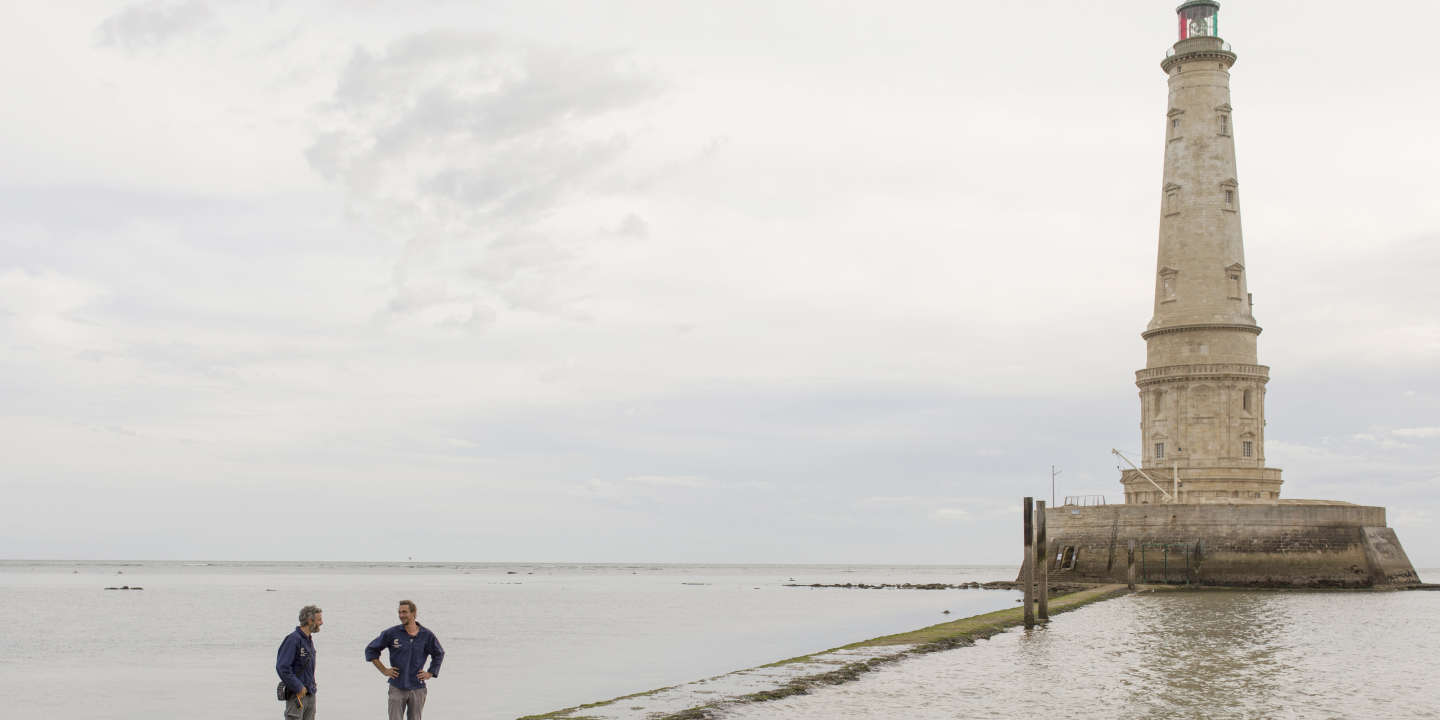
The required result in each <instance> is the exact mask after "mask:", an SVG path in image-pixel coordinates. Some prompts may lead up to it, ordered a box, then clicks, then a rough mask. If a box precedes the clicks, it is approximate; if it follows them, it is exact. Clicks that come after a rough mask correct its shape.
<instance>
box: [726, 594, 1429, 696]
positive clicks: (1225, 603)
mask: <svg viewBox="0 0 1440 720" xmlns="http://www.w3.org/2000/svg"><path fill="white" fill-rule="evenodd" d="M1421 576H1422V577H1435V576H1436V573H1435V572H1434V571H1422V572H1421ZM1437 668H1440V593H1437V592H1300V591H1277V592H1253V591H1245V592H1240V591H1204V592H1194V593H1188V592H1182V593H1152V594H1141V595H1131V596H1126V597H1123V598H1118V599H1115V600H1109V601H1105V602H1102V603H1098V604H1095V605H1090V606H1087V607H1084V608H1081V609H1079V610H1076V611H1073V612H1069V613H1065V614H1062V615H1057V616H1056V617H1054V618H1053V619H1052V620H1051V622H1050V625H1049V627H1047V628H1044V629H1036V630H1031V631H1025V630H1023V629H1015V630H1011V631H1009V632H1005V633H1002V634H1000V635H997V636H995V637H994V638H992V639H990V640H987V641H982V642H980V643H979V644H977V645H976V646H975V647H970V648H961V649H957V650H951V651H948V652H940V653H934V654H930V655H925V656H920V657H917V658H914V659H910V660H906V661H902V662H900V663H897V664H894V665H890V666H887V667H885V668H883V669H881V670H877V671H875V672H873V673H871V674H868V675H866V676H863V677H862V678H861V679H860V680H857V681H855V682H853V683H849V684H846V685H840V686H835V687H828V688H821V689H817V690H815V691H814V692H813V693H811V694H809V695H805V696H797V697H794V698H788V699H785V700H781V701H776V702H770V703H760V704H755V705H748V706H741V707H740V708H739V709H737V710H735V711H733V712H729V713H727V714H726V718H727V720H762V719H766V720H773V719H774V718H785V720H820V719H822V718H823V719H825V720H831V719H833V718H917V719H921V720H924V719H928V718H935V719H939V718H945V719H946V720H950V719H961V718H964V719H968V718H1015V717H1035V718H1046V719H1047V720H1055V719H1062V718H1126V719H1131V718H1156V719H1159V718H1166V719H1167V720H1168V719H1174V718H1197V719H1198V718H1204V719H1207V720H1210V719H1221V718H1247V719H1248V718H1256V719H1261V718H1264V719H1267V720H1268V719H1272V718H1305V719H1307V720H1308V719H1310V718H1320V719H1328V718H1357V719H1362V718H1363V719H1365V720H1370V719H1374V718H1436V717H1440V675H1437Z"/></svg>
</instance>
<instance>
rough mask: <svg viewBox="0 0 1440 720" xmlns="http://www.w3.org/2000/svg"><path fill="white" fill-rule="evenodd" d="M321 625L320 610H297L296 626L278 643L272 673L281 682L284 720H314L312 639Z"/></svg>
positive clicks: (323, 621) (306, 608) (312, 606)
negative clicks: (283, 690) (283, 698)
mask: <svg viewBox="0 0 1440 720" xmlns="http://www.w3.org/2000/svg"><path fill="white" fill-rule="evenodd" d="M324 624H325V619H324V617H322V616H321V613H320V608H318V607H316V606H314V605H306V606H305V607H303V608H300V624H299V625H298V626H296V628H295V632H292V633H290V634H289V635H286V636H285V639H284V640H282V641H281V642H280V651H279V652H278V653H276V655H275V674H277V675H279V676H280V680H281V681H282V682H284V683H285V718H286V720H315V640H314V639H313V638H311V637H310V636H311V635H314V634H315V633H317V632H320V626H321V625H324Z"/></svg>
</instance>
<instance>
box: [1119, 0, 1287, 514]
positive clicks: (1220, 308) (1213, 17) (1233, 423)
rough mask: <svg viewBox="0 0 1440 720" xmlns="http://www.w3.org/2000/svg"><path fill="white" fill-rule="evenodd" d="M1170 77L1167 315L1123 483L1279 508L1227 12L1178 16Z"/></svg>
mask: <svg viewBox="0 0 1440 720" xmlns="http://www.w3.org/2000/svg"><path fill="white" fill-rule="evenodd" d="M1176 13H1177V15H1178V16H1179V39H1178V41H1177V42H1176V43H1175V46H1174V48H1172V49H1171V50H1170V51H1169V52H1167V53H1166V57H1165V59H1164V61H1163V62H1161V63H1160V67H1161V69H1162V70H1164V71H1165V74H1166V75H1168V76H1169V85H1170V92H1169V102H1168V104H1167V106H1166V108H1165V117H1164V121H1165V172H1164V177H1163V179H1162V180H1161V187H1160V188H1159V189H1160V206H1161V209H1160V242H1159V253H1158V256H1157V258H1156V263H1155V310H1154V315H1153V317H1152V318H1151V320H1150V324H1149V325H1148V326H1147V327H1146V329H1145V332H1144V333H1143V334H1142V337H1144V338H1145V344H1146V356H1147V357H1146V363H1145V369H1143V370H1140V371H1138V372H1137V373H1136V380H1135V384H1136V385H1137V386H1138V387H1139V388H1140V435H1141V447H1142V448H1144V450H1143V451H1142V458H1143V460H1142V462H1141V465H1140V467H1139V468H1137V469H1132V470H1128V471H1126V472H1125V473H1124V474H1123V476H1122V477H1121V483H1122V484H1123V485H1124V486H1125V501H1126V503H1130V504H1154V503H1162V502H1182V503H1214V502H1224V503H1231V504H1234V503H1274V502H1276V501H1277V499H1278V498H1279V496H1280V471H1279V470H1278V469H1275V468H1267V467H1265V383H1266V382H1267V381H1268V380H1269V371H1270V369H1269V368H1268V367H1266V366H1264V365H1260V364H1258V360H1257V357H1256V349H1255V345H1256V338H1257V337H1258V336H1259V335H1260V326H1259V325H1257V324H1256V323H1255V316H1254V314H1253V313H1252V299H1251V295H1250V292H1249V289H1248V285H1249V278H1248V273H1247V272H1246V270H1245V248H1244V243H1243V242H1242V239H1241V232H1240V211H1241V193H1240V182H1239V180H1238V177H1239V174H1238V173H1237V172H1236V169H1235V123H1234V120H1233V118H1232V108H1231V106H1230V68H1231V66H1233V65H1234V64H1235V53H1233V52H1231V51H1230V46H1229V44H1227V43H1225V42H1224V41H1223V40H1221V39H1220V36H1219V13H1220V4H1219V3H1218V2H1216V1H1215V0H1189V1H1188V2H1185V3H1184V4H1182V5H1180V7H1179V8H1177V10H1176Z"/></svg>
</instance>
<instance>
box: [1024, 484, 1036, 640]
mask: <svg viewBox="0 0 1440 720" xmlns="http://www.w3.org/2000/svg"><path fill="white" fill-rule="evenodd" d="M1024 512H1025V561H1024V564H1023V565H1021V566H1020V584H1021V585H1023V586H1025V600H1024V602H1025V627H1026V628H1032V627H1035V498H1033V497H1027V498H1025V510H1024Z"/></svg>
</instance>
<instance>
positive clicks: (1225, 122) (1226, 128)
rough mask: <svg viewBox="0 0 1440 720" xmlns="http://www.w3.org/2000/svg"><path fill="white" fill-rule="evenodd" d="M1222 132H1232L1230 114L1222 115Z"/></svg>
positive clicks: (1223, 133)
mask: <svg viewBox="0 0 1440 720" xmlns="http://www.w3.org/2000/svg"><path fill="white" fill-rule="evenodd" d="M1220 134H1221V135H1229V134H1230V116H1229V115H1221V116H1220Z"/></svg>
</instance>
